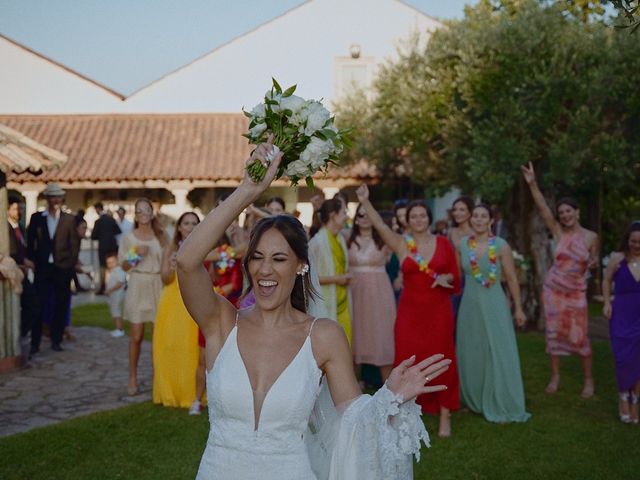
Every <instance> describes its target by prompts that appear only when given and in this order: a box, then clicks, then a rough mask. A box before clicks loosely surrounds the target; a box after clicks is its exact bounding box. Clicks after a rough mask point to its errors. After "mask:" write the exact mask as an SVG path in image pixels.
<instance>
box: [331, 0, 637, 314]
mask: <svg viewBox="0 0 640 480" xmlns="http://www.w3.org/2000/svg"><path fill="white" fill-rule="evenodd" d="M563 3H564V2H563ZM574 3H576V2H574ZM565 7H566V5H561V4H558V2H538V1H534V0H520V1H518V0H514V1H510V2H504V1H503V2H491V1H489V0H483V1H481V2H480V3H479V4H478V5H477V6H475V7H473V8H471V7H467V9H466V10H465V18H464V19H463V20H461V21H455V22H450V23H448V24H447V26H446V28H443V29H440V30H438V31H437V32H435V33H434V34H433V35H432V37H431V39H430V41H429V42H428V44H426V46H425V42H424V39H422V38H420V37H415V38H413V39H412V40H411V41H410V42H409V43H408V44H407V45H405V46H404V48H403V49H402V50H401V51H400V57H399V60H398V61H396V62H394V63H390V64H387V65H386V66H385V67H384V68H382V69H381V71H380V73H379V76H378V77H377V79H376V81H375V84H374V95H373V97H372V100H370V101H367V100H366V98H365V97H364V96H363V94H360V96H359V98H353V99H351V100H350V101H348V102H345V103H344V104H343V105H342V107H341V108H340V109H339V114H340V115H343V117H342V118H343V119H348V120H349V121H352V122H355V125H356V131H357V132H360V135H359V137H358V141H357V148H356V149H354V151H352V153H351V155H352V156H353V157H354V158H362V157H364V158H369V159H371V160H373V161H375V162H377V164H378V165H379V166H380V168H381V169H382V171H383V172H398V171H399V170H400V171H401V172H406V173H407V174H409V175H411V176H412V178H414V179H419V180H421V181H424V182H426V183H427V184H428V185H429V190H430V191H431V192H433V193H438V192H440V191H443V190H447V189H449V188H450V187H451V186H454V185H455V186H458V187H460V188H461V189H463V190H464V191H466V192H469V193H472V194H475V195H479V196H481V197H482V198H483V199H484V200H486V201H490V202H493V203H496V204H499V205H501V206H502V207H503V208H502V210H503V211H504V212H505V216H506V220H507V221H508V222H509V225H510V226H511V228H510V231H511V232H512V234H513V238H512V239H511V241H512V243H513V244H514V247H515V248H516V249H517V250H518V251H520V252H523V253H525V254H527V255H528V256H530V257H532V258H533V259H534V260H535V265H536V268H535V269H534V271H533V272H532V278H531V280H532V281H531V282H530V285H531V288H530V289H529V291H528V292H527V298H528V299H529V301H528V302H527V307H528V313H529V316H530V317H531V318H533V317H537V316H538V313H539V310H538V305H537V298H539V295H538V292H539V289H540V286H541V282H542V278H543V275H544V272H545V271H546V269H547V267H548V265H549V263H550V258H549V255H550V249H549V242H548V235H547V232H546V231H545V229H544V226H543V225H542V223H541V221H540V218H539V216H538V215H537V214H535V212H534V210H533V208H534V207H533V204H532V201H531V197H530V195H529V192H528V191H527V189H526V186H525V185H524V183H523V181H522V179H521V176H520V170H519V167H520V165H522V164H525V163H527V162H529V161H531V162H533V163H534V165H535V167H536V171H537V172H539V176H540V177H541V184H542V186H543V191H544V193H545V196H546V197H547V199H548V201H549V202H550V203H552V204H553V203H554V201H555V197H556V195H561V196H564V195H573V196H576V197H577V198H578V199H579V201H580V202H581V204H582V205H583V208H582V209H581V211H582V212H583V213H584V214H586V218H583V223H585V224H587V225H588V226H590V227H591V228H594V229H596V230H599V231H602V230H603V229H602V228H601V224H602V223H603V222H604V225H605V226H606V227H607V229H606V231H607V232H611V233H612V237H613V236H618V235H619V234H620V233H619V232H620V231H621V230H622V229H623V228H624V227H625V225H624V224H625V222H626V221H627V220H630V219H631V215H632V212H629V211H622V210H621V209H622V206H623V205H627V206H628V207H629V208H634V207H633V205H636V206H637V203H634V202H633V201H631V202H629V201H627V200H628V199H629V198H631V199H634V198H635V199H637V198H638V193H637V185H638V180H639V179H640V175H639V174H640V165H639V164H638V160H637V159H638V154H639V153H640V151H639V150H640V148H639V147H640V135H639V134H640V94H639V93H638V90H637V88H636V86H635V85H637V83H638V81H639V80H640V71H639V70H638V69H637V64H636V63H637V61H636V59H637V58H638V57H639V55H640V47H639V46H637V45H635V44H634V42H633V39H632V38H631V37H630V36H629V35H627V34H624V33H622V32H620V31H616V30H614V29H611V28H607V27H606V26H605V25H604V24H603V23H602V22H585V21H583V20H584V19H583V18H580V16H576V15H567V14H566V8H565ZM354 105H355V106H357V113H356V110H354ZM625 201H626V204H625ZM603 208H604V212H605V213H606V215H605V217H604V220H603V216H602V215H601V212H602V211H603ZM609 213H611V214H609ZM638 213H640V212H638ZM623 219H624V220H623ZM607 222H619V223H616V224H615V225H609V224H608V223H607ZM606 240H607V241H608V242H609V241H610V242H612V243H613V239H606ZM611 246H612V245H607V246H606V248H607V249H608V248H611Z"/></svg>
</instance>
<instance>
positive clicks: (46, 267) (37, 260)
mask: <svg viewBox="0 0 640 480" xmlns="http://www.w3.org/2000/svg"><path fill="white" fill-rule="evenodd" d="M64 194H65V191H64V190H63V189H62V188H60V185H58V184H57V183H49V184H47V187H46V188H45V189H44V191H43V192H42V195H43V196H44V198H45V199H46V201H47V209H46V210H44V211H42V212H36V213H34V214H33V215H32V216H31V221H30V222H29V228H28V230H27V258H28V259H29V260H31V262H33V264H34V266H35V281H34V290H35V295H36V297H37V301H36V304H37V305H36V308H35V312H34V318H33V324H32V327H31V355H33V354H35V353H37V352H38V351H39V350H40V339H41V337H42V320H43V314H44V306H45V304H46V301H47V300H48V298H50V297H51V296H52V297H53V320H52V324H51V348H52V349H53V350H55V351H57V352H60V351H62V346H61V345H60V343H61V342H62V335H63V333H64V321H65V318H66V317H67V314H68V313H69V301H70V297H71V278H72V277H73V272H74V269H75V266H76V263H77V261H78V253H79V251H80V237H79V236H78V232H77V231H76V224H75V219H74V216H73V215H71V214H69V213H65V212H63V211H62V210H61V207H62V201H63V199H64Z"/></svg>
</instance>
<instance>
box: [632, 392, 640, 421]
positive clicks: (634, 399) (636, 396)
mask: <svg viewBox="0 0 640 480" xmlns="http://www.w3.org/2000/svg"><path fill="white" fill-rule="evenodd" d="M639 401H640V394H638V393H634V392H631V408H630V413H631V415H630V416H631V423H633V424H634V425H637V424H638V402H639Z"/></svg>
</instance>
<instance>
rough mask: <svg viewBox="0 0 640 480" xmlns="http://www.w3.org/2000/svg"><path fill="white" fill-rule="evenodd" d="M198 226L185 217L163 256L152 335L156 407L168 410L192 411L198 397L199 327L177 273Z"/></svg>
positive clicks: (191, 217) (191, 215)
mask: <svg viewBox="0 0 640 480" xmlns="http://www.w3.org/2000/svg"><path fill="white" fill-rule="evenodd" d="M198 223H200V219H199V218H198V216H197V215H196V214H195V213H193V212H186V213H183V214H182V215H181V216H180V218H179V219H178V223H177V224H176V232H175V234H174V236H173V241H172V242H171V243H170V244H169V245H167V247H166V248H165V249H164V251H163V254H162V267H161V276H162V282H163V283H164V289H163V290H162V295H161V297H160V303H159V304H158V313H157V316H156V322H155V331H154V335H153V403H158V404H162V405H164V406H166V407H182V408H189V407H190V406H191V402H192V401H193V399H194V397H195V394H196V379H195V376H194V374H193V372H195V370H196V367H197V366H198V326H197V325H196V323H195V322H194V321H193V319H192V318H191V316H190V315H189V313H188V312H187V309H186V308H185V306H184V303H183V301H182V297H181V296H180V290H179V288H178V281H177V278H176V274H175V269H176V253H177V251H178V248H179V247H180V244H181V243H182V242H183V241H184V240H185V239H186V238H187V237H188V236H189V234H190V233H191V231H192V230H193V229H194V228H195V226H196V225H197V224H198Z"/></svg>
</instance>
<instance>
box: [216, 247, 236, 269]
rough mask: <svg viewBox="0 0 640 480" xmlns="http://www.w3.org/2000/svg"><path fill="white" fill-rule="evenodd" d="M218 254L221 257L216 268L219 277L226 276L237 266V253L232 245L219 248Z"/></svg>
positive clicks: (217, 249)
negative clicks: (228, 271)
mask: <svg viewBox="0 0 640 480" xmlns="http://www.w3.org/2000/svg"><path fill="white" fill-rule="evenodd" d="M216 252H218V254H219V255H220V260H218V261H216V262H215V264H214V266H215V269H216V273H217V274H218V275H224V274H225V273H226V272H227V270H229V269H231V268H233V266H234V265H235V264H236V251H235V249H234V248H233V247H232V246H231V245H227V244H226V243H225V244H224V245H221V246H219V247H218V248H216Z"/></svg>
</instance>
